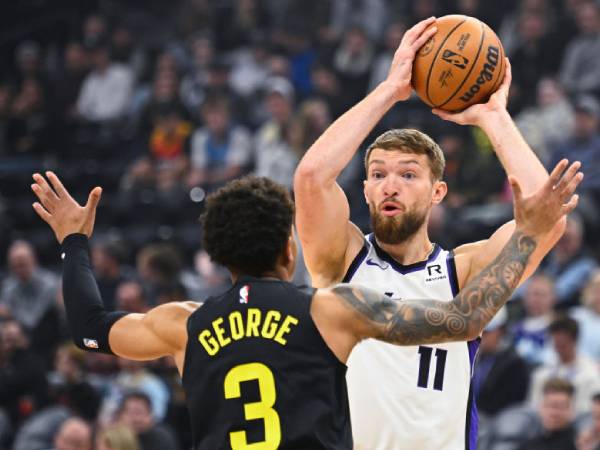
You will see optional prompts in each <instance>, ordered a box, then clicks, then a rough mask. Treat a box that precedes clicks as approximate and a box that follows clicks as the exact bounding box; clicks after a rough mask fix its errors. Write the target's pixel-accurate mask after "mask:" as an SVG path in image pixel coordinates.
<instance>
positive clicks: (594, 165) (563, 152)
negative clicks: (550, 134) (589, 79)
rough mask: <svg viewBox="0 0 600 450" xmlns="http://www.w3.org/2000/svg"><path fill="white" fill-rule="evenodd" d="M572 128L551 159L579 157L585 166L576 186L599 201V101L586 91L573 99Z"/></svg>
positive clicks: (556, 160)
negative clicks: (583, 175)
mask: <svg viewBox="0 0 600 450" xmlns="http://www.w3.org/2000/svg"><path fill="white" fill-rule="evenodd" d="M574 107H575V128H574V130H573V134H572V135H571V136H569V138H568V139H567V140H566V142H564V143H563V144H562V145H560V146H558V147H557V148H556V150H555V152H554V155H553V158H552V162H551V164H553V163H554V162H558V161H559V160H560V159H562V158H567V159H569V160H570V161H575V160H578V161H581V163H582V164H583V166H584V167H585V175H586V176H585V178H584V180H583V181H582V183H581V185H580V186H579V191H580V192H584V193H585V192H589V193H591V194H592V195H595V196H596V199H597V202H598V204H599V205H600V158H598V157H597V156H598V154H599V153H600V131H599V129H598V125H599V124H600V103H599V102H598V100H596V98H594V97H592V96H590V95H582V96H579V97H577V98H576V99H575V103H574Z"/></svg>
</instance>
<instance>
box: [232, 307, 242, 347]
mask: <svg viewBox="0 0 600 450" xmlns="http://www.w3.org/2000/svg"><path fill="white" fill-rule="evenodd" d="M229 328H230V329H231V337H232V338H233V339H234V340H235V341H239V340H240V339H241V338H243V337H244V319H242V313H241V312H239V311H234V312H232V313H231V314H229Z"/></svg>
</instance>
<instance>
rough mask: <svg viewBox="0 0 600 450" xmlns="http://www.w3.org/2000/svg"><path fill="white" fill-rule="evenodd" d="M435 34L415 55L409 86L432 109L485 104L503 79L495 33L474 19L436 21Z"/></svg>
mask: <svg viewBox="0 0 600 450" xmlns="http://www.w3.org/2000/svg"><path fill="white" fill-rule="evenodd" d="M435 26H436V27H437V32H436V33H435V34H434V35H433V37H432V38H431V39H429V40H428V41H427V42H426V43H425V45H423V47H421V49H419V51H418V52H417V55H416V57H415V61H414V64H413V73H412V84H413V87H414V89H415V91H416V92H417V94H418V96H419V97H420V98H421V100H423V101H424V102H425V103H427V104H428V105H429V106H432V107H434V108H439V109H444V110H446V111H460V110H463V109H465V108H466V107H468V106H471V105H473V104H475V103H482V102H485V101H487V99H488V98H489V96H490V95H491V94H493V93H494V92H495V91H496V89H498V86H500V84H501V83H502V79H503V78H504V70H505V62H504V49H503V48H502V43H501V42H500V39H498V36H496V33H494V32H493V31H492V29H491V28H490V27H488V26H487V25H486V24H485V23H483V22H482V21H480V20H478V19H475V18H474V17H469V16H461V15H450V16H443V17H440V18H438V19H437V20H436V23H435Z"/></svg>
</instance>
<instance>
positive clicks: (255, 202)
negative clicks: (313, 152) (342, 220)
mask: <svg viewBox="0 0 600 450" xmlns="http://www.w3.org/2000/svg"><path fill="white" fill-rule="evenodd" d="M293 220H294V203H293V202H292V199H291V197H290V194H289V192H288V191H287V189H286V188H284V187H283V186H281V185H280V184H278V183H276V182H274V181H272V180H270V179H268V178H264V177H255V176H246V177H243V178H240V179H237V180H234V181H231V182H229V183H227V185H225V186H224V187H222V188H221V189H219V190H218V191H216V192H215V193H213V194H211V195H209V196H208V197H207V199H206V209H205V211H204V213H203V214H202V216H201V217H200V221H201V223H202V226H203V228H204V233H203V236H202V243H203V245H204V249H205V250H206V252H207V253H208V254H209V255H210V257H211V259H212V260H213V261H215V262H216V263H219V264H221V265H223V266H225V267H227V268H228V269H230V270H233V271H236V272H238V273H243V274H248V275H253V276H260V275H262V274H263V273H265V272H266V271H269V270H272V269H274V268H275V264H276V262H277V258H278V257H279V256H280V255H281V254H282V252H283V251H284V249H285V246H286V244H287V240H288V237H289V235H290V230H291V227H292V222H293Z"/></svg>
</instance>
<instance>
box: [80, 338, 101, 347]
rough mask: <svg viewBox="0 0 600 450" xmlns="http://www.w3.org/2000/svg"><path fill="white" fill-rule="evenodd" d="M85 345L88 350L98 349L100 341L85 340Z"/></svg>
mask: <svg viewBox="0 0 600 450" xmlns="http://www.w3.org/2000/svg"><path fill="white" fill-rule="evenodd" d="M83 345H85V346H86V347H87V348H98V341H97V340H96V339H89V338H83Z"/></svg>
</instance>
